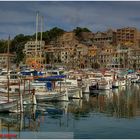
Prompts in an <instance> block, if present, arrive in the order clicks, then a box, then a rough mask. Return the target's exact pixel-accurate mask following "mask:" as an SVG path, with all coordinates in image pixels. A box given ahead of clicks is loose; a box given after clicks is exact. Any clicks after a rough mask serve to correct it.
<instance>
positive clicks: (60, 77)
mask: <svg viewBox="0 0 140 140" xmlns="http://www.w3.org/2000/svg"><path fill="white" fill-rule="evenodd" d="M65 77H66V75H57V76H48V77H41V78H38V79H37V80H38V81H55V80H56V81H57V80H61V79H63V78H65Z"/></svg>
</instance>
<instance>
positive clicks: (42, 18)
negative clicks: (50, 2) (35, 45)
mask: <svg viewBox="0 0 140 140" xmlns="http://www.w3.org/2000/svg"><path fill="white" fill-rule="evenodd" d="M42 33H43V16H42V17H41V36H40V41H41V42H40V63H42V59H41V58H42Z"/></svg>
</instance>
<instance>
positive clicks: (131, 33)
mask: <svg viewBox="0 0 140 140" xmlns="http://www.w3.org/2000/svg"><path fill="white" fill-rule="evenodd" d="M117 44H121V45H136V46H138V45H139V44H140V33H139V31H138V29H137V28H135V27H125V28H120V29H117Z"/></svg>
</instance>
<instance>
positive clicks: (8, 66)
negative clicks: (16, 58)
mask: <svg viewBox="0 0 140 140" xmlns="http://www.w3.org/2000/svg"><path fill="white" fill-rule="evenodd" d="M9 46H10V35H9V37H8V48H7V57H8V58H7V90H8V102H9V86H10V81H9V76H10V73H9V69H10V62H9V61H10V59H9Z"/></svg>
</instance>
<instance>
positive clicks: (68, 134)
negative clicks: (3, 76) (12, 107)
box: [0, 84, 140, 139]
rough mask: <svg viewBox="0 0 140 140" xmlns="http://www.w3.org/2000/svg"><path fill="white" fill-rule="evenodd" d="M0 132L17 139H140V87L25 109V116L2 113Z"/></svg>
mask: <svg viewBox="0 0 140 140" xmlns="http://www.w3.org/2000/svg"><path fill="white" fill-rule="evenodd" d="M0 131H1V132H0V133H1V134H2V133H3V134H5V133H6V134H7V133H9V134H16V135H17V138H81V139H82V138H92V139H103V138H106V139H110V138H111V139H123V138H125V139H140V85H138V84H134V85H131V86H127V87H122V88H119V89H115V90H107V91H101V92H100V94H99V95H98V96H90V97H89V95H88V94H85V95H84V99H82V100H78V99H75V100H71V101H69V102H59V103H44V102H43V103H39V104H38V105H37V106H25V112H24V113H23V114H17V113H10V114H4V113H3V114H2V113H1V114H0Z"/></svg>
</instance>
